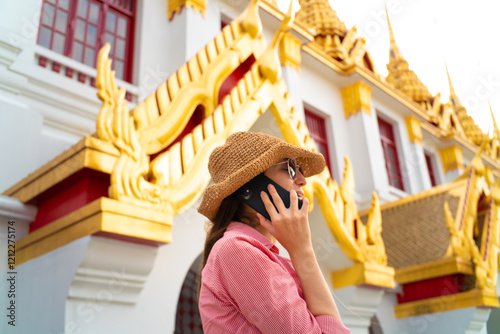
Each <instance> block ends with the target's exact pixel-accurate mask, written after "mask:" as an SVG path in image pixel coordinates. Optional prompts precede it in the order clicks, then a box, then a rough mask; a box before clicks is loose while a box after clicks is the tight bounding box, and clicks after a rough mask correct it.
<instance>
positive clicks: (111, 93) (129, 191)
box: [96, 43, 161, 207]
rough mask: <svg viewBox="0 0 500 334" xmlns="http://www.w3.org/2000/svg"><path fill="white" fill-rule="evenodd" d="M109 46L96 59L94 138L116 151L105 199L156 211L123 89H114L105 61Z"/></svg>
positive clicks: (145, 162)
mask: <svg viewBox="0 0 500 334" xmlns="http://www.w3.org/2000/svg"><path fill="white" fill-rule="evenodd" d="M110 49H111V46H110V44H109V43H106V44H105V45H104V46H103V47H102V48H101V50H100V51H99V55H98V59H97V72H98V73H97V79H96V84H97V89H98V93H97V95H98V97H99V98H100V99H101V100H102V101H103V105H102V108H101V111H100V113H99V115H98V117H97V124H96V128H97V129H96V136H97V137H98V138H99V139H102V140H104V141H109V142H112V143H113V144H114V145H115V146H116V148H118V150H119V151H120V157H119V158H118V160H117V161H116V163H115V165H114V167H113V172H112V173H111V186H110V189H109V197H111V198H115V199H117V200H119V201H121V202H127V203H135V204H137V203H138V202H140V204H139V205H140V206H145V207H157V206H159V205H160V204H161V203H160V198H159V195H160V188H159V187H158V186H157V185H154V184H152V183H149V182H147V181H146V179H145V177H146V176H147V174H148V172H149V157H148V155H147V154H146V152H145V150H144V149H143V148H142V147H141V145H140V143H139V139H138V134H137V132H136V131H135V127H134V119H133V118H132V116H131V114H130V112H129V109H128V104H127V102H126V101H125V89H124V88H120V89H118V88H117V86H116V82H115V73H114V71H111V60H110V59H108V55H109V50H110Z"/></svg>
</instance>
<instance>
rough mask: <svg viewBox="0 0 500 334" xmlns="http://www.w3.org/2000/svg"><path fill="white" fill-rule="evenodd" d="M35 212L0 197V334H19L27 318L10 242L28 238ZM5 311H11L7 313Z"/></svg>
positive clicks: (18, 273)
mask: <svg viewBox="0 0 500 334" xmlns="http://www.w3.org/2000/svg"><path fill="white" fill-rule="evenodd" d="M36 212H37V209H36V207H33V206H31V205H25V204H23V203H21V202H19V201H18V200H17V199H14V198H11V197H7V196H3V195H0V268H2V269H1V270H0V272H1V273H2V275H1V276H0V296H1V297H0V307H1V308H2V310H3V312H2V320H1V321H0V333H6V334H8V333H22V332H21V331H19V324H20V322H22V321H23V320H22V319H23V318H24V316H26V314H25V313H23V312H22V311H21V308H22V304H23V303H22V302H21V298H20V293H21V292H22V290H23V288H24V287H23V284H22V283H21V282H20V281H21V279H22V278H23V277H22V274H20V270H19V268H18V267H17V265H16V263H15V256H16V254H15V244H13V242H14V241H17V240H19V239H21V238H22V237H24V236H25V235H27V234H28V230H29V223H30V222H32V221H33V220H34V219H35V216H36ZM10 265H12V267H10ZM7 308H10V309H11V310H6V309H7ZM11 311H12V312H11ZM7 315H8V316H9V317H7ZM9 322H11V325H9ZM14 325H15V326H14ZM26 333H29V332H26Z"/></svg>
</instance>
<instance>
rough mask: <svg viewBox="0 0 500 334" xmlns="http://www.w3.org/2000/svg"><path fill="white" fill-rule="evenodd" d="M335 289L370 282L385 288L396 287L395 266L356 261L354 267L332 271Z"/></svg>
mask: <svg viewBox="0 0 500 334" xmlns="http://www.w3.org/2000/svg"><path fill="white" fill-rule="evenodd" d="M332 282H333V286H334V288H335V289H341V288H345V287H348V286H352V285H361V284H370V285H375V286H380V287H385V288H395V287H396V284H395V282H394V268H392V267H387V266H383V265H380V264H376V263H369V262H366V263H359V262H358V263H355V264H354V265H353V266H352V267H349V268H346V269H342V270H338V271H334V272H332Z"/></svg>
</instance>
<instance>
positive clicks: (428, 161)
mask: <svg viewBox="0 0 500 334" xmlns="http://www.w3.org/2000/svg"><path fill="white" fill-rule="evenodd" d="M424 155H425V163H426V165H427V171H428V172H429V178H430V179H431V185H432V186H433V187H435V186H436V185H437V183H436V177H435V176H434V168H433V166H432V157H431V156H430V154H427V153H424Z"/></svg>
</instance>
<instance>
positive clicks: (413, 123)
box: [405, 116, 422, 145]
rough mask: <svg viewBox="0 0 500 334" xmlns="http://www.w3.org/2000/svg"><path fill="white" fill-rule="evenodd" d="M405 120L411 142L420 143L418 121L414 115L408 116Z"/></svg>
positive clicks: (420, 134) (420, 132)
mask: <svg viewBox="0 0 500 334" xmlns="http://www.w3.org/2000/svg"><path fill="white" fill-rule="evenodd" d="M405 121H406V129H407V130H408V137H409V138H410V141H411V142H412V143H415V144H419V145H422V128H421V125H420V121H419V120H418V119H417V118H416V117H415V116H408V117H406V119H405Z"/></svg>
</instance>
